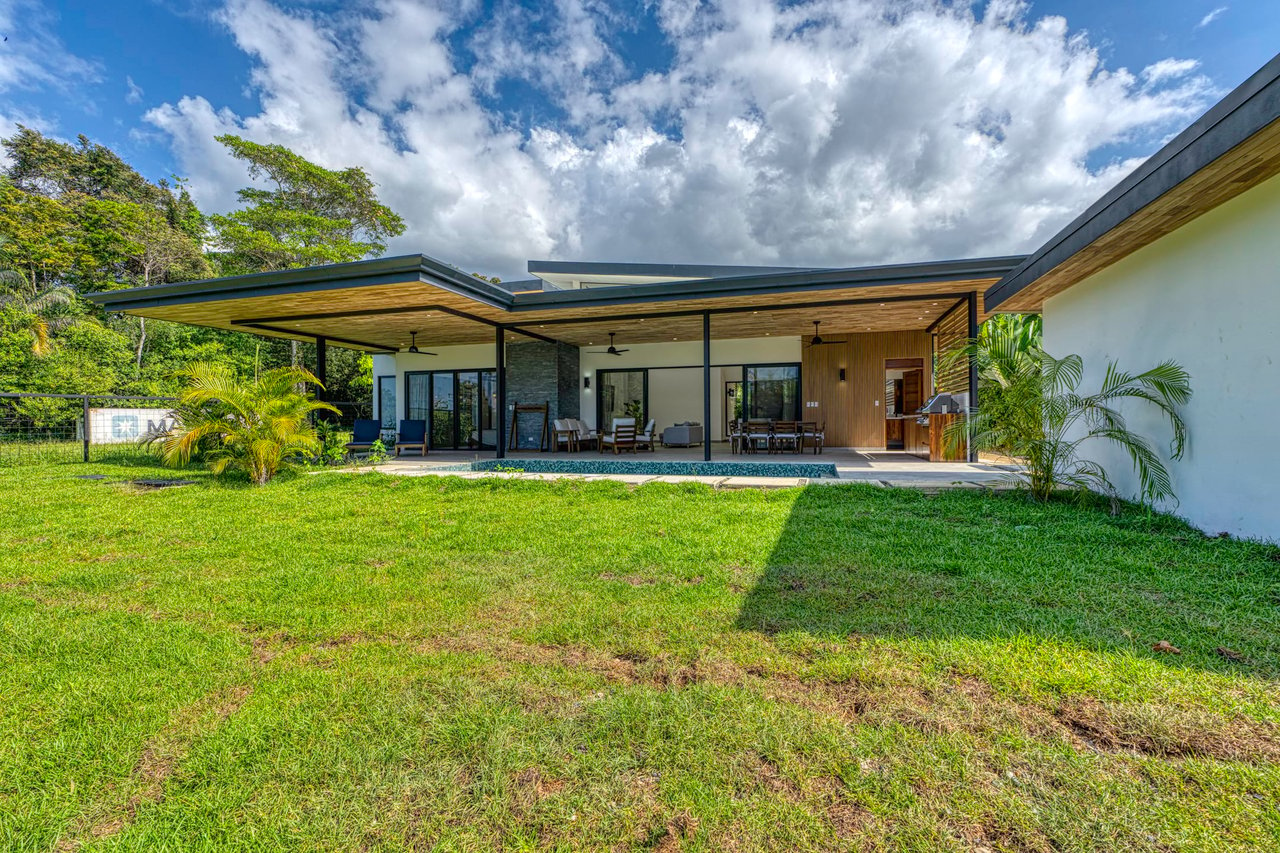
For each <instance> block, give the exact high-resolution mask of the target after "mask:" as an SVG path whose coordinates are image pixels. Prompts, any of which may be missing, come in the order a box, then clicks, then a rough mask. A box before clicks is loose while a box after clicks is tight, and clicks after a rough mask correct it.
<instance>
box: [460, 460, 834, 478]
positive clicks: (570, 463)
mask: <svg viewBox="0 0 1280 853" xmlns="http://www.w3.org/2000/svg"><path fill="white" fill-rule="evenodd" d="M439 470H451V471H499V470H501V471H520V472H524V473H529V474H637V475H642V476H643V475H648V476H686V477H788V478H790V477H808V478H809V479H814V480H816V479H822V478H824V477H825V478H838V477H839V476H840V475H839V474H838V473H837V472H836V466H835V465H834V464H832V463H829V462H692V461H691V462H671V461H659V460H644V459H609V458H608V457H604V458H601V459H528V458H521V459H478V460H476V461H475V462H467V463H463V464H461V465H456V466H455V465H450V466H446V467H444V468H441V469H439Z"/></svg>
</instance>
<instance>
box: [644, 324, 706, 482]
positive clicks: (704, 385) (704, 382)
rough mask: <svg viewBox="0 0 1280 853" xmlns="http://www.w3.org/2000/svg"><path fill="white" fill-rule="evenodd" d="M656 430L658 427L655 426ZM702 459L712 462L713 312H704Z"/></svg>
mask: <svg viewBox="0 0 1280 853" xmlns="http://www.w3.org/2000/svg"><path fill="white" fill-rule="evenodd" d="M654 429H655V430H656V429H657V427H656V426H655V427H654ZM702 459H703V461H705V462H710V461H711V312H710V311H703V312H702Z"/></svg>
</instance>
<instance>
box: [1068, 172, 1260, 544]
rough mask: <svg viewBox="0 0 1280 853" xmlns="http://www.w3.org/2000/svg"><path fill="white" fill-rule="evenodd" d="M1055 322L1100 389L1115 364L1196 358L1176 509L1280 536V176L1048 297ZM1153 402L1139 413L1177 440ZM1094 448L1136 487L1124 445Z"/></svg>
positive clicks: (1238, 529) (1240, 532) (1220, 525)
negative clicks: (1279, 445)
mask: <svg viewBox="0 0 1280 853" xmlns="http://www.w3.org/2000/svg"><path fill="white" fill-rule="evenodd" d="M1044 330H1045V348H1046V349H1047V350H1048V352H1050V353H1052V354H1053V355H1056V356H1062V355H1066V354H1068V353H1078V354H1079V355H1080V356H1082V357H1083V359H1084V364H1085V380H1084V383H1083V385H1082V386H1081V389H1082V390H1083V391H1084V392H1086V393H1091V392H1092V391H1094V390H1096V389H1097V388H1098V387H1099V386H1100V384H1101V381H1102V376H1103V373H1104V372H1105V370H1106V366H1107V363H1108V361H1111V360H1117V361H1118V362H1119V364H1120V367H1121V368H1123V369H1125V370H1127V371H1130V372H1137V371H1141V370H1146V369H1147V368H1149V367H1152V366H1154V365H1155V364H1157V363H1158V362H1160V361H1163V360H1165V359H1170V358H1171V359H1174V360H1176V361H1177V362H1179V363H1180V364H1181V365H1182V366H1183V367H1185V368H1186V369H1187V370H1188V371H1189V372H1190V374H1191V383H1192V391H1193V398H1192V400H1191V402H1190V403H1189V404H1188V406H1187V407H1186V410H1185V412H1184V415H1185V418H1186V421H1187V427H1188V433H1189V435H1190V442H1189V446H1188V449H1187V451H1186V453H1185V455H1184V456H1183V458H1182V459H1181V460H1178V461H1177V462H1174V463H1173V464H1172V466H1171V469H1170V470H1171V473H1172V475H1173V485H1174V490H1175V492H1176V494H1177V496H1178V499H1179V500H1178V502H1177V504H1176V505H1173V504H1171V505H1169V506H1167V507H1164V508H1165V509H1168V510H1170V511H1172V512H1175V513H1176V514H1178V515H1180V516H1182V517H1183V518H1185V519H1187V520H1188V521H1189V522H1191V523H1192V524H1194V525H1196V526H1197V527H1199V528H1201V529H1203V530H1205V531H1208V532H1211V533H1217V532H1221V531H1225V532H1228V533H1231V534H1232V535H1234V536H1246V537H1252V538H1258V539H1270V540H1280V453H1277V452H1276V450H1275V436H1276V434H1277V430H1278V426H1280V394H1278V393H1277V392H1280V178H1272V179H1270V180H1269V181H1267V182H1265V183H1263V184H1261V185H1259V186H1258V187H1255V188H1254V189H1252V190H1250V191H1248V192H1246V193H1244V194H1243V195H1240V196H1238V197H1237V198H1235V199H1233V200H1231V201H1229V202H1227V203H1226V204H1223V205H1221V206H1220V207H1218V208H1216V209H1214V210H1212V211H1210V212H1209V213H1207V214H1205V215H1203V216H1201V217H1199V218H1198V219H1196V220H1194V221H1192V222H1191V223H1190V224H1188V225H1185V226H1183V227H1182V228H1181V229H1179V230H1177V231H1175V232H1173V233H1172V234H1170V235H1168V236H1166V237H1164V238H1162V239H1160V240H1157V241H1156V242H1155V243H1153V244H1151V245H1149V246H1147V247H1145V248H1143V249H1141V250H1139V251H1137V252H1135V253H1134V254H1132V255H1130V256H1128V257H1127V258H1125V259H1123V260H1121V261H1120V262H1118V263H1116V264H1114V265H1112V266H1111V267H1109V268H1107V269H1105V270H1103V271H1102V272H1099V273H1097V274H1095V275H1093V276H1091V277H1090V278H1088V279H1086V280H1085V281H1082V282H1080V283H1079V284H1077V285H1075V286H1074V287H1072V288H1070V289H1069V290H1067V291H1065V292H1064V293H1061V294H1059V295H1058V296H1055V297H1053V298H1051V299H1049V300H1047V301H1046V303H1045V306H1044ZM1148 411H1149V407H1146V408H1144V407H1141V406H1132V407H1129V408H1128V409H1127V410H1126V413H1127V414H1128V413H1131V415H1130V424H1131V426H1134V427H1137V428H1139V429H1142V430H1143V431H1144V433H1145V434H1147V435H1149V436H1159V437H1160V442H1161V446H1162V448H1164V449H1167V437H1168V435H1169V429H1168V427H1167V425H1165V424H1163V423H1161V422H1160V421H1159V420H1158V419H1156V418H1153V417H1151V416H1150V415H1149V414H1148ZM1089 454H1090V456H1091V458H1094V459H1096V460H1097V461H1099V462H1101V463H1102V464H1104V465H1106V466H1107V470H1108V472H1109V473H1110V474H1111V476H1112V479H1113V481H1114V482H1115V483H1116V484H1117V485H1118V486H1119V487H1120V488H1121V490H1122V491H1123V492H1125V493H1126V494H1128V495H1133V494H1134V493H1135V492H1136V490H1137V482H1136V477H1135V476H1134V475H1133V474H1132V465H1131V463H1130V461H1129V459H1128V457H1127V455H1125V454H1124V453H1123V451H1119V450H1113V449H1111V448H1109V447H1107V446H1106V445H1103V444H1101V443H1096V444H1095V445H1094V446H1093V447H1091V448H1090V449H1089ZM1165 455H1166V457H1167V453H1166V454H1165Z"/></svg>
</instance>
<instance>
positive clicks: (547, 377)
mask: <svg viewBox="0 0 1280 853" xmlns="http://www.w3.org/2000/svg"><path fill="white" fill-rule="evenodd" d="M506 349H507V401H506V405H507V429H508V430H510V429H511V423H512V419H513V418H514V417H515V414H514V413H513V411H512V408H513V407H514V405H515V404H516V403H547V404H548V410H547V419H548V429H550V426H551V424H550V421H553V420H555V419H556V418H576V417H579V415H580V412H579V407H580V405H581V391H580V390H579V389H578V348H577V347H574V346H569V345H568V344H549V343H544V342H543V341H522V342H520V343H509V344H507V348H506ZM541 429H542V423H541V420H540V419H537V418H535V417H532V416H528V415H526V416H524V417H522V418H521V419H520V427H519V432H518V433H517V446H518V447H519V448H521V449H524V448H536V447H537V446H538V439H539V438H540V434H541ZM548 438H550V436H548ZM506 440H507V437H506V436H504V437H503V441H504V442H505V441H506Z"/></svg>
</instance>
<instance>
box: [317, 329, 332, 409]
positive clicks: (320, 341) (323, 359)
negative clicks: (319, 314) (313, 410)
mask: <svg viewBox="0 0 1280 853" xmlns="http://www.w3.org/2000/svg"><path fill="white" fill-rule="evenodd" d="M316 381H317V382H318V383H319V384H320V387H319V388H317V389H316V399H317V400H324V399H327V398H328V396H329V395H328V394H327V393H326V391H325V389H326V387H327V386H328V384H329V346H328V341H326V340H325V339H324V338H322V337H317V338H316Z"/></svg>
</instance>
